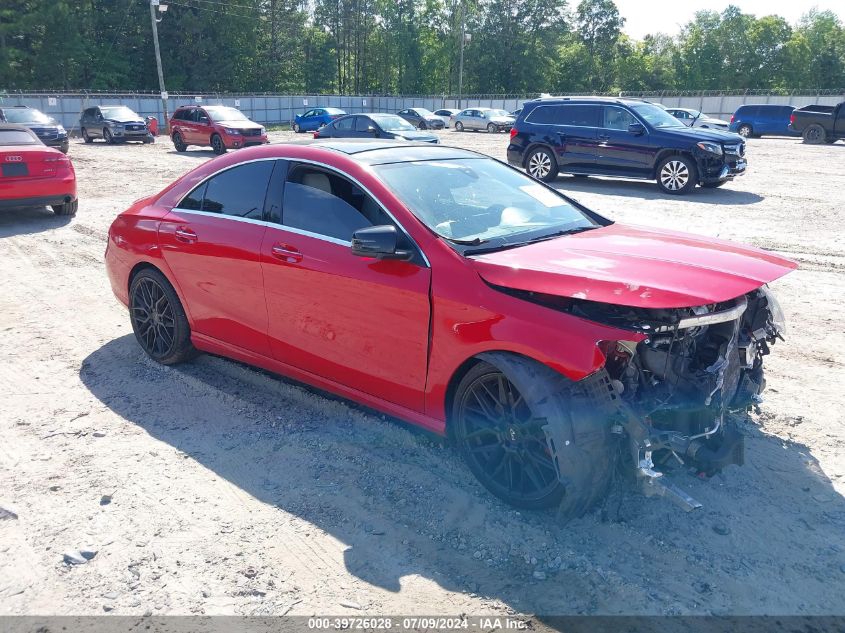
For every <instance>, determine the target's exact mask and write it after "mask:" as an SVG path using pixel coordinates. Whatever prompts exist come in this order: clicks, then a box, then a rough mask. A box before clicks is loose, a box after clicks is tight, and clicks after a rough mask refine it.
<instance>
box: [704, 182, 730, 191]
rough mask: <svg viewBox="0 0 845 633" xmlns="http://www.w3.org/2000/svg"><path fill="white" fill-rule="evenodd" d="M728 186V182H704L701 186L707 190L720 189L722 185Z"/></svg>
mask: <svg viewBox="0 0 845 633" xmlns="http://www.w3.org/2000/svg"><path fill="white" fill-rule="evenodd" d="M726 184H728V181H727V180H720V181H719V182H703V183H701V186H702V187H704V188H705V189H718V188H719V187H721V186H722V185H726Z"/></svg>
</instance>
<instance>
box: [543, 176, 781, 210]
mask: <svg viewBox="0 0 845 633" xmlns="http://www.w3.org/2000/svg"><path fill="white" fill-rule="evenodd" d="M549 184H551V186H552V187H554V188H555V189H558V190H559V191H560V192H561V193H564V194H566V193H576V192H584V193H602V194H606V195H613V196H625V197H631V196H633V197H635V198H641V199H643V200H681V201H684V202H687V201H688V202H699V203H702V204H742V205H744V204H756V203H757V202H761V201H762V200H764V198H763V197H762V196H759V195H757V194H756V193H750V192H748V191H740V190H739V188H741V187H742V180H741V179H740V180H739V181H734V182H731V183H728V184H726V185H724V186H723V187H721V188H718V189H704V188H702V187H696V188H695V189H694V190H693V191H692V193H690V194H687V195H685V196H673V195H671V194H668V193H663V192H662V191H660V190H659V189H658V188H657V185H656V184H654V182H652V181H650V180H621V179H618V178H605V177H598V176H590V177H587V178H581V177H577V176H567V175H562V176H558V178H556V179H555V180H554V181H553V182H551V183H549Z"/></svg>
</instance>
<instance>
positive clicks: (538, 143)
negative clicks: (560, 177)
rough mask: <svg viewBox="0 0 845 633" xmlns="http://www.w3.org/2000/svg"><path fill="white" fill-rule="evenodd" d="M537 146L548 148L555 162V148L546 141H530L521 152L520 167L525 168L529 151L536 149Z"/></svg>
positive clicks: (529, 154)
mask: <svg viewBox="0 0 845 633" xmlns="http://www.w3.org/2000/svg"><path fill="white" fill-rule="evenodd" d="M539 147H543V148H545V149H547V150H549V151H550V152H551V154H552V157H553V158H554V159H555V162H557V154H556V153H555V150H554V148H553V147H552V146H551V145H549V144H548V143H543V142H542V141H532V142H531V143H529V144H528V147H526V148H525V150H524V151H523V152H522V161H521V162H522V168H523V169H525V166H526V165H527V164H528V157H529V156H531V152H533V151H534V150H535V149H537V148H539ZM558 165H559V164H558Z"/></svg>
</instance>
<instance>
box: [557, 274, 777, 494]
mask: <svg viewBox="0 0 845 633" xmlns="http://www.w3.org/2000/svg"><path fill="white" fill-rule="evenodd" d="M571 312H572V313H573V314H575V315H578V316H581V317H583V318H587V319H590V320H592V321H598V322H602V323H607V324H609V325H614V326H618V327H624V328H627V329H629V330H632V331H636V332H639V333H643V334H646V335H647V338H646V339H644V340H642V341H640V342H639V343H636V342H633V341H603V342H602V343H601V344H600V346H601V348H602V351H603V352H604V354H605V357H606V362H605V366H604V367H603V368H602V369H601V370H600V371H598V372H596V373H595V374H593V375H591V376H590V377H588V378H586V379H585V380H584V381H582V382H583V385H582V386H583V389H584V391H585V393H587V394H588V397H589V398H590V399H591V400H592V402H593V404H594V406H595V411H596V412H597V413H598V414H600V415H602V416H603V417H604V416H606V419H607V420H608V424H610V425H611V428H612V431H613V432H614V433H617V434H619V435H622V436H624V437H626V438H627V440H628V442H627V443H628V446H629V448H630V459H631V463H632V465H633V467H634V469H635V472H636V474H637V477H638V481H639V482H640V484H641V487H642V489H643V491H644V492H645V493H646V494H649V495H653V494H659V495H664V496H668V497H670V498H671V499H672V500H673V501H676V502H677V503H679V504H680V505H681V506H682V507H684V508H685V509H687V510H691V509H694V508H696V507H699V504H698V503H697V502H695V501H694V500H693V499H691V498H690V497H689V496H688V495H686V494H685V493H683V492H682V491H680V490H678V489H676V488H674V487H672V486H671V485H668V484H665V483H664V482H663V480H662V476H663V473H662V472H661V470H660V468H661V466H662V465H664V464H666V463H667V462H674V463H676V464H681V465H683V466H685V467H688V468H694V469H695V470H696V471H697V472H698V473H699V474H701V475H703V476H709V475H712V474H714V473H716V472H718V471H719V470H721V469H722V468H724V467H725V466H728V465H730V464H737V465H742V463H743V453H744V444H743V436H742V435H741V434H740V432H739V431H738V430H737V429H736V428H735V426H734V425H733V424H732V423H731V421H730V416H729V414H730V413H731V412H734V411H742V410H745V409H747V408H748V407H750V406H752V405H754V404H755V403H756V402H758V401H759V399H760V394H761V393H762V391H763V389H764V388H765V384H766V382H765V379H764V376H763V357H764V356H766V355H767V354H769V351H770V348H771V346H772V345H773V344H774V343H775V341H776V340H777V339H778V338H781V336H782V331H783V327H784V326H783V316H782V312H781V310H780V306H779V305H778V304H777V301H776V300H775V298H774V296H773V295H772V294H771V292H770V291H769V290H768V289H767V288H766V287H765V286H764V287H762V288H760V289H758V290H754V291H752V292H749V293H747V294H745V295H742V296H740V297H737V298H736V299H733V300H731V301H726V302H723V303H719V304H711V305H706V306H700V307H695V308H680V309H662V310H647V309H638V308H630V307H624V306H615V305H608V304H600V303H589V302H581V303H578V304H574V305H573V306H572V307H571Z"/></svg>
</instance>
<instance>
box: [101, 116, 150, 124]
mask: <svg viewBox="0 0 845 633" xmlns="http://www.w3.org/2000/svg"><path fill="white" fill-rule="evenodd" d="M104 120H105V121H112V122H114V123H143V122H144V119H142V118H140V117H136V118H132V117H123V118H120V117H108V118H107V119H104Z"/></svg>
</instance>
